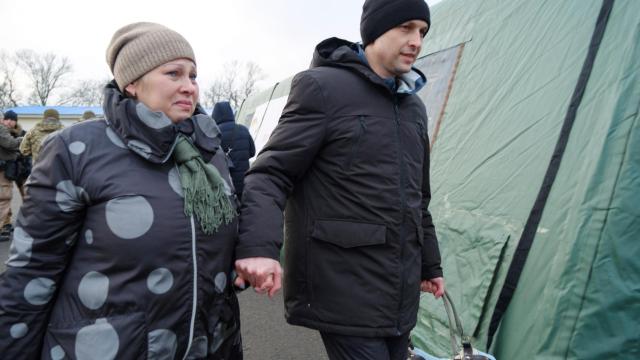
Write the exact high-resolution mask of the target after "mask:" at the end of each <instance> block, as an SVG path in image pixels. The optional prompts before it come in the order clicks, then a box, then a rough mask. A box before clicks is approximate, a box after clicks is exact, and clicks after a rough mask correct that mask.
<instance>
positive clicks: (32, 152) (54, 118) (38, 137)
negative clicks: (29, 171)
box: [20, 109, 64, 165]
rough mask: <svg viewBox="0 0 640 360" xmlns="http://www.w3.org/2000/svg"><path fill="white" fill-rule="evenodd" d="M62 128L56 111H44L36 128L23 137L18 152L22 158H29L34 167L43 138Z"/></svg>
mask: <svg viewBox="0 0 640 360" xmlns="http://www.w3.org/2000/svg"><path fill="white" fill-rule="evenodd" d="M63 127H64V126H62V123H60V114H59V113H58V111H57V110H56V109H47V110H45V111H44V114H43V117H42V121H40V122H38V123H37V124H36V126H34V127H33V129H31V130H29V132H28V133H27V135H25V137H24V141H23V142H22V144H20V152H21V153H22V155H24V156H31V157H32V161H33V164H34V165H35V164H36V162H37V161H38V153H40V147H41V146H42V141H43V140H44V138H46V137H47V135H49V134H51V133H52V132H54V131H57V130H60V129H62V128H63Z"/></svg>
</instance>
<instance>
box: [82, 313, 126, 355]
mask: <svg viewBox="0 0 640 360" xmlns="http://www.w3.org/2000/svg"><path fill="white" fill-rule="evenodd" d="M119 347H120V340H119V339H118V333H117V332H116V330H115V329H114V328H113V326H111V324H109V323H108V322H107V319H97V320H96V323H95V324H93V325H89V326H85V327H83V328H82V329H80V331H78V334H77V335H76V346H75V352H76V358H77V359H78V360H93V359H95V358H96V355H97V354H99V357H100V359H101V360H112V359H115V358H116V355H117V354H118V348H119Z"/></svg>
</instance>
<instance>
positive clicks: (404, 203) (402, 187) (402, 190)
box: [393, 96, 407, 335]
mask: <svg viewBox="0 0 640 360" xmlns="http://www.w3.org/2000/svg"><path fill="white" fill-rule="evenodd" d="M393 112H394V115H395V120H396V146H397V149H398V157H399V160H400V189H399V190H400V202H401V203H402V207H401V212H402V214H401V216H402V219H401V222H400V239H399V240H400V242H399V243H400V262H402V259H403V258H404V242H405V214H406V208H407V195H406V193H405V185H406V179H407V174H406V168H405V163H404V153H403V151H402V141H401V135H400V130H401V127H400V110H399V108H398V97H397V96H394V97H393ZM400 271H401V272H402V273H401V274H400V278H401V279H404V275H405V274H404V268H402V266H401V267H400ZM403 302H404V281H402V284H401V285H400V301H399V302H398V313H400V311H401V310H402V303H403ZM396 332H397V333H398V335H401V334H400V317H398V319H397V321H396Z"/></svg>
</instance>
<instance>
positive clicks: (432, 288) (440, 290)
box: [420, 277, 444, 299]
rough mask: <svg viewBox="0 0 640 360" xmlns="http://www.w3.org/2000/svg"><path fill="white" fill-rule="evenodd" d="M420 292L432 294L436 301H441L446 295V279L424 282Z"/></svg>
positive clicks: (438, 278)
mask: <svg viewBox="0 0 640 360" xmlns="http://www.w3.org/2000/svg"><path fill="white" fill-rule="evenodd" d="M420 290H422V291H424V292H430V293H432V294H433V296H435V298H436V299H440V297H441V296H442V295H444V278H442V277H437V278H433V279H429V280H422V282H421V283H420Z"/></svg>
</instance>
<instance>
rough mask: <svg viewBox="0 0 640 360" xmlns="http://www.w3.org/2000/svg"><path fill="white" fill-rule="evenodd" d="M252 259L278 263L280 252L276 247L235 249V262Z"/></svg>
mask: <svg viewBox="0 0 640 360" xmlns="http://www.w3.org/2000/svg"><path fill="white" fill-rule="evenodd" d="M252 257H265V258H270V259H274V260H276V261H280V250H279V249H278V247H277V246H252V247H236V260H239V259H246V258H252Z"/></svg>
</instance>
